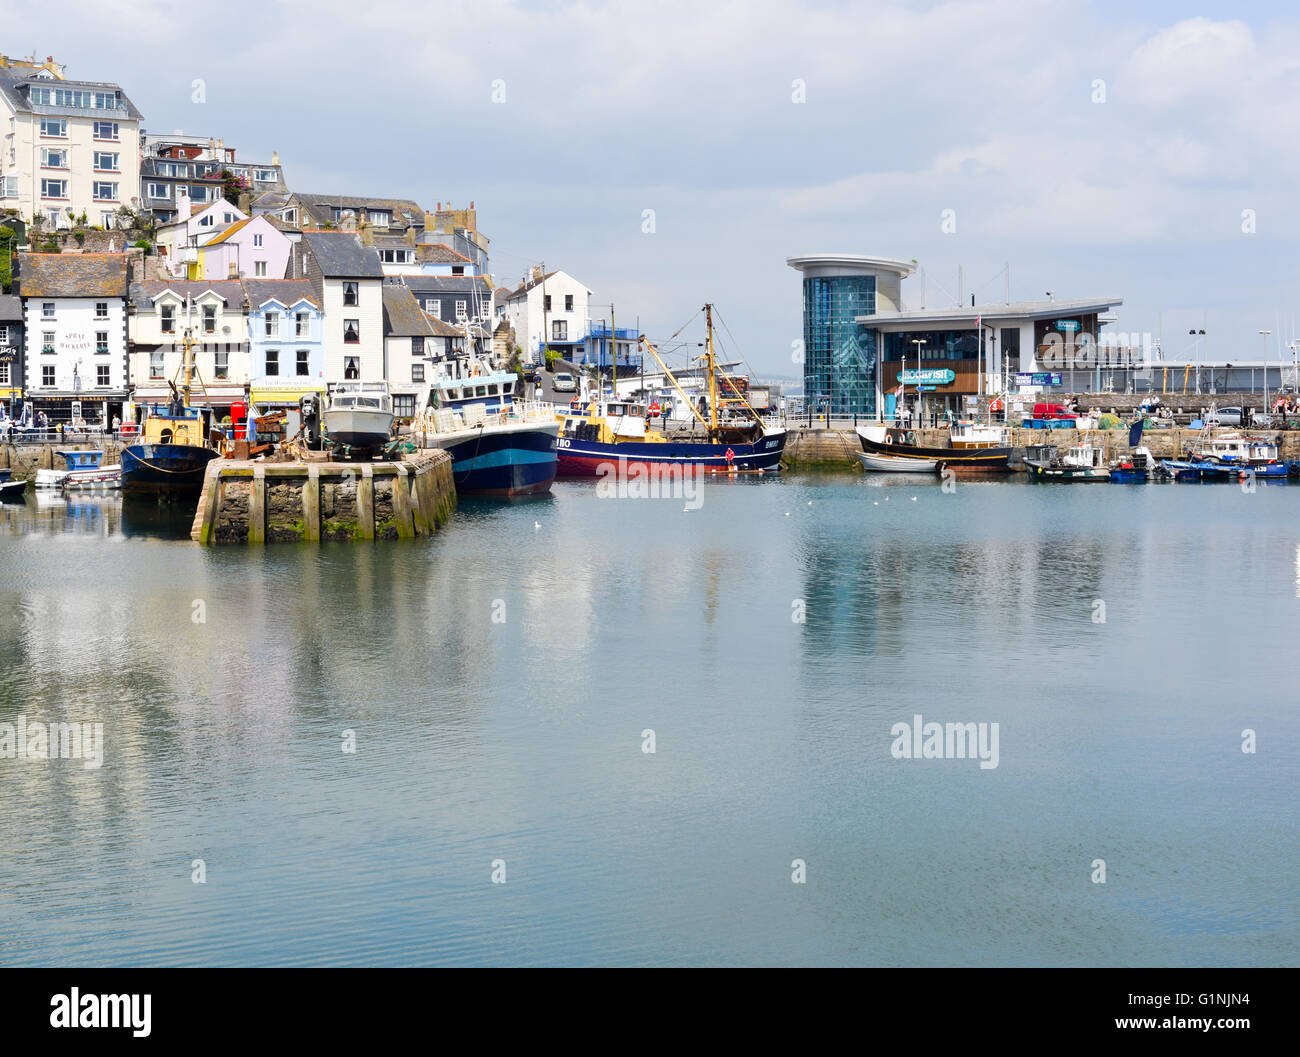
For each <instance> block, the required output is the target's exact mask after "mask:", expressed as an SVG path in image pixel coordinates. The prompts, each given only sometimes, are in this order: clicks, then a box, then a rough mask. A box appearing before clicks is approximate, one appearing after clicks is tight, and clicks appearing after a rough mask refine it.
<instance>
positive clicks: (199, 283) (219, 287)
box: [131, 279, 244, 312]
mask: <svg viewBox="0 0 1300 1057" xmlns="http://www.w3.org/2000/svg"><path fill="white" fill-rule="evenodd" d="M167 290H174V291H175V292H176V294H177V295H178V296H179V297H180V298H181V299H182V300H183V299H184V298H186V297H191V298H193V299H195V300H198V298H199V297H201V296H202V295H203V294H206V293H207V292H208V291H209V290H211V291H212V292H213V293H214V294H216V295H217V296H218V297H220V298H221V299H222V300H224V301H225V302H226V304H227V305H235V306H240V305H242V303H243V300H244V291H243V288H242V287H241V286H240V285H239V281H238V280H237V279H216V280H213V281H211V282H204V281H203V280H201V279H193V280H191V279H174V280H170V281H169V280H165V279H147V280H145V281H144V282H139V283H132V284H131V304H132V305H134V306H135V310H136V311H137V312H152V311H153V310H154V304H155V302H154V298H155V297H157V296H158V295H159V294H161V293H163V292H165V291H167Z"/></svg>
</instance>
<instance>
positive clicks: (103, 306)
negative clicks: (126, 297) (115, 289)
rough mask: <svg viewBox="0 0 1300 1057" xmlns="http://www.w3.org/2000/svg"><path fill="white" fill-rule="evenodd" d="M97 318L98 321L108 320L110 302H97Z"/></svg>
mask: <svg viewBox="0 0 1300 1057" xmlns="http://www.w3.org/2000/svg"><path fill="white" fill-rule="evenodd" d="M95 318H96V319H107V318H108V302H107V301H96V302H95Z"/></svg>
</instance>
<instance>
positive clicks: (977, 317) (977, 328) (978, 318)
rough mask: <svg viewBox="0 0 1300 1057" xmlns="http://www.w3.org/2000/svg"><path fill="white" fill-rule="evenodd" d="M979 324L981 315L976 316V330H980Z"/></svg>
mask: <svg viewBox="0 0 1300 1057" xmlns="http://www.w3.org/2000/svg"><path fill="white" fill-rule="evenodd" d="M979 326H980V317H979V316H976V317H975V329H976V330H979Z"/></svg>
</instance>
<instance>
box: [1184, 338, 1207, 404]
mask: <svg viewBox="0 0 1300 1057" xmlns="http://www.w3.org/2000/svg"><path fill="white" fill-rule="evenodd" d="M1187 333H1188V334H1190V335H1192V339H1193V340H1194V341H1195V343H1196V391H1197V393H1200V391H1201V338H1203V337H1205V331H1203V330H1200V331H1198V330H1196V329H1195V328H1192V329H1191V330H1189V331H1188V332H1187Z"/></svg>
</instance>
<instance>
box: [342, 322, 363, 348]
mask: <svg viewBox="0 0 1300 1057" xmlns="http://www.w3.org/2000/svg"><path fill="white" fill-rule="evenodd" d="M360 342H361V320H359V319H345V320H344V321H343V343H344V344H345V345H357V344H360Z"/></svg>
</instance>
